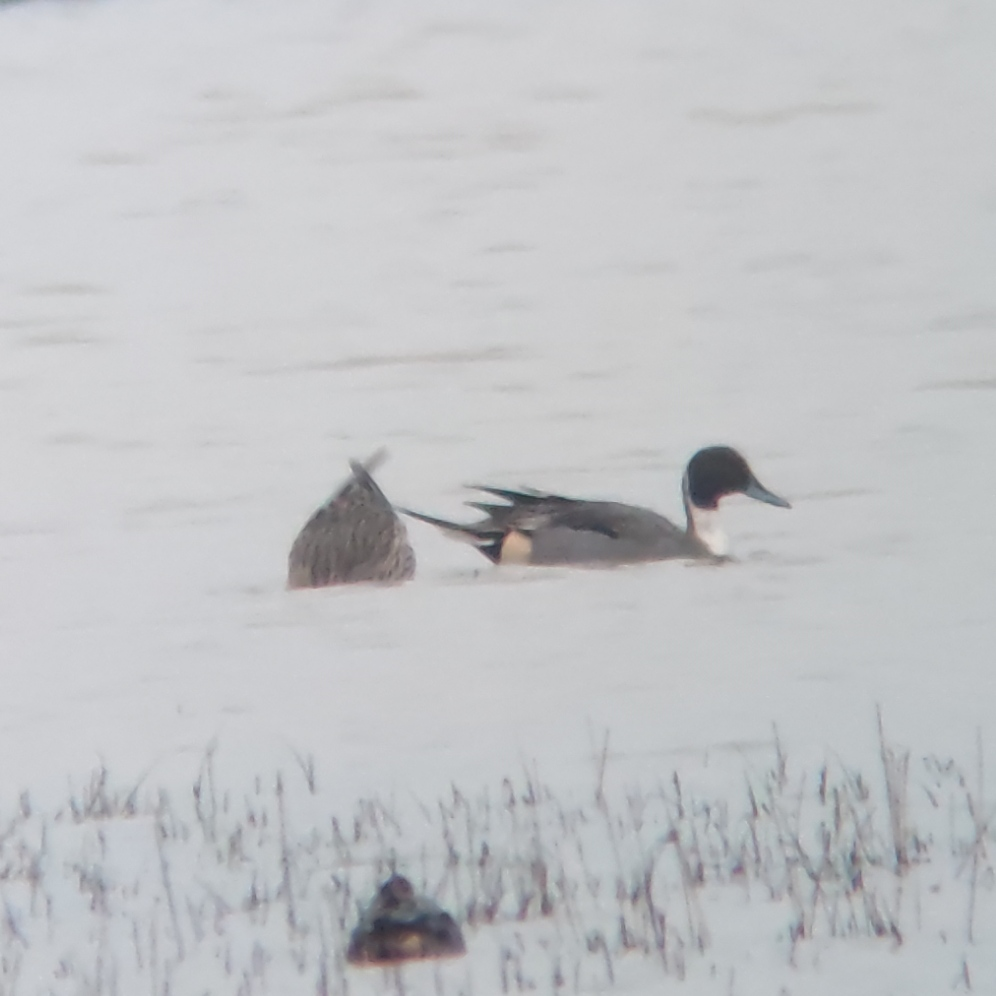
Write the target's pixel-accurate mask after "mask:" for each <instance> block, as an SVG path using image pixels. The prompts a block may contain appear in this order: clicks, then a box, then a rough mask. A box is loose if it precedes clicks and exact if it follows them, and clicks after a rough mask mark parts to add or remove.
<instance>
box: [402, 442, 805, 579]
mask: <svg viewBox="0 0 996 996" xmlns="http://www.w3.org/2000/svg"><path fill="white" fill-rule="evenodd" d="M475 490H477V491H483V492H485V493H486V494H489V495H494V496H495V497H496V498H501V499H502V500H503V501H502V503H501V504H492V503H488V502H468V503H467V504H468V505H470V506H471V507H472V508H476V509H477V510H478V511H481V512H483V513H484V515H485V518H484V519H482V520H481V521H479V522H475V523H471V524H469V525H464V524H461V523H458V522H448V521H447V520H445V519H437V518H435V517H433V516H431V515H423V514H422V513H421V512H413V511H411V510H410V509H404V508H403V509H400V511H402V512H404V513H405V515H410V516H412V518H415V519H420V520H421V521H422V522H428V523H430V524H431V525H433V526H436V527H438V528H439V529H441V530H443V531H444V532H446V533H448V534H449V535H451V536H455V537H457V538H458V539H462V540H464V541H466V542H469V543H471V544H473V545H474V546H476V547H477V549H478V550H480V551H481V553H483V554H484V556H485V557H487V558H488V559H489V560H491V561H492V562H493V563H496V564H499V563H506V564H507V563H517V564H575V565H588V566H595V565H610V564H631V563H639V562H641V561H648V560H669V559H673V558H686V559H693V560H719V559H723V558H725V557H726V556H727V549H728V547H727V542H726V537H725V535H724V534H723V532H722V530H721V529H720V528H719V523H718V522H717V515H718V507H719V501H720V499H721V498H723V497H725V496H726V495H732V494H745V495H747V496H748V497H749V498H756V499H757V500H758V501H763V502H767V503H768V504H769V505H777V506H778V507H779V508H791V506H790V505H789V503H788V502H787V501H786V500H785V499H784V498H780V497H779V496H778V495H776V494H774V493H773V492H771V491H769V490H768V489H767V488H766V487H764V486H763V485H762V484H761V482H760V481H758V479H757V478H756V477H755V476H754V472H753V471H752V470H751V469H750V467H749V466H748V464H747V461H746V460H745V459H744V458H743V457H742V456H741V455H740V454H739V453H738V452H737V451H736V450H734V449H732V448H731V447H729V446H709V447H706V448H705V449H702V450H699V451H698V453H696V454H695V455H694V456H693V457H692V458H691V460H689V461H688V467H687V468H686V469H685V476H684V478H683V480H682V484H681V490H682V496H683V498H684V504H685V516H686V523H685V528H684V529H682V528H680V527H679V526H676V525H675V524H674V523H673V522H671V521H670V520H669V519H665V518H664V516H662V515H658V514H657V513H656V512H652V511H651V510H650V509H648V508H640V507H638V506H635V505H624V504H621V503H620V502H614V501H586V500H585V499H580V498H564V497H562V496H561V495H553V494H547V493H546V492H543V491H534V490H532V489H531V488H522V489H520V490H510V489H507V488H493V487H482V486H478V485H475Z"/></svg>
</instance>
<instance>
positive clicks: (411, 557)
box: [287, 450, 415, 588]
mask: <svg viewBox="0 0 996 996" xmlns="http://www.w3.org/2000/svg"><path fill="white" fill-rule="evenodd" d="M386 455H387V454H386V452H385V451H384V450H379V451H378V452H377V453H375V454H374V455H373V456H372V457H370V459H369V460H367V461H366V463H359V462H358V461H356V460H350V462H349V466H350V469H351V470H352V476H351V477H350V478H349V480H348V481H346V482H345V483H344V484H343V485H342V487H341V488H339V490H338V491H336V493H335V494H334V495H332V497H331V498H329V500H328V501H327V502H326V503H325V504H324V505H322V506H321V508H319V509H318V510H317V511H316V512H315V514H314V515H312V516H311V518H310V519H308V521H307V522H306V523H305V524H304V528H303V529H302V530H301V532H300V533H298V536H297V539H295V540H294V545H293V546H292V547H291V551H290V557H289V558H288V570H287V586H288V587H289V588H322V587H325V586H327V585H337V584H351V583H353V582H357V581H383V582H399V581H407V580H409V579H410V578H412V577H414V576H415V553H414V551H413V550H412V548H411V546H410V545H409V543H408V533H407V531H406V529H405V525H404V523H403V522H402V521H401V519H400V518H398V515H397V513H396V512H395V511H394V506H393V505H391V503H390V502H389V501H388V500H387V498H386V497H385V495H384V492H383V491H381V489H380V487H379V486H378V485H377V482H376V481H375V480H374V479H373V477H372V472H373V471H374V470H376V469H377V467H378V466H380V464H381V463H383V461H384V458H385V456H386Z"/></svg>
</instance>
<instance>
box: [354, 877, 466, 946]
mask: <svg viewBox="0 0 996 996" xmlns="http://www.w3.org/2000/svg"><path fill="white" fill-rule="evenodd" d="M466 950H467V948H466V946H465V944H464V940H463V935H462V934H461V933H460V928H459V927H458V926H457V924H456V922H455V921H454V919H453V917H451V916H450V915H449V913H447V912H446V910H444V909H443V908H442V907H441V906H439V905H438V904H437V903H436V902H435V901H434V900H432V899H429V898H428V896H420V895H419V894H418V893H416V892H415V889H414V888H413V887H412V884H411V882H409V881H408V879H407V878H405V877H404V876H403V875H392V876H391V877H390V878H389V879H388V880H387V881H386V882H385V883H384V884H383V885H382V886H381V887H380V889H379V890H378V891H377V895H376V897H375V898H374V900H373V902H372V903H371V904H370V905H369V906H368V907H367V908H366V909H365V910H364V911H363V913H362V914H361V915H360V922H359V923H358V924H357V925H356V928H355V929H354V930H353V933H352V935H351V936H350V938H349V947H348V948H347V949H346V960H347V961H348V962H350V963H351V964H354V965H383V964H385V963H389V962H398V961H407V960H409V959H413V958H453V957H455V956H457V955H462V954H464V952H465V951H466Z"/></svg>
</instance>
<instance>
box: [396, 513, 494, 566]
mask: <svg viewBox="0 0 996 996" xmlns="http://www.w3.org/2000/svg"><path fill="white" fill-rule="evenodd" d="M398 511H399V512H401V513H403V514H404V515H407V516H409V517H410V518H412V519H418V520H419V522H427V523H429V525H430V526H435V527H436V528H437V529H440V530H442V531H443V532H444V533H447V534H448V535H450V536H452V537H453V538H454V539H458V540H462V541H463V542H464V543H469V544H470V545H471V546H473V547H476V548H477V549H478V550H480V551H481V553H483V554H484V556H485V557H487V558H488V560H490V561H491V563H493V564H497V563H499V562H500V561H501V549H502V544H503V543H504V542H505V530H504V529H495V528H494V526H490V525H488V524H486V523H482V524H476V523H474V524H470V525H465V524H463V523H460V522H449V521H448V520H447V519H437V518H436V517H435V516H434V515H426V514H425V513H424V512H416V511H414V510H413V509H410V508H399V509H398Z"/></svg>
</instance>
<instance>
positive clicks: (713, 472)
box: [687, 446, 752, 508]
mask: <svg viewBox="0 0 996 996" xmlns="http://www.w3.org/2000/svg"><path fill="white" fill-rule="evenodd" d="M687 475H688V476H687V484H688V497H689V498H690V499H691V502H692V504H693V505H695V506H696V507H697V508H715V507H716V506H717V504H718V503H719V499H720V498H722V497H723V496H724V495H731V494H736V493H737V492H739V491H743V490H744V489H745V488H746V487H748V485H749V484H750V482H751V479H752V475H751V472H750V468H749V467H748V466H747V461H746V460H745V459H744V458H743V457H742V456H741V455H740V454H739V453H738V452H737V451H736V450H735V449H733V448H731V447H729V446H709V447H707V448H706V449H703V450H699V451H698V453H696V454H695V456H693V457H692V459H691V460H689V461H688V472H687Z"/></svg>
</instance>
